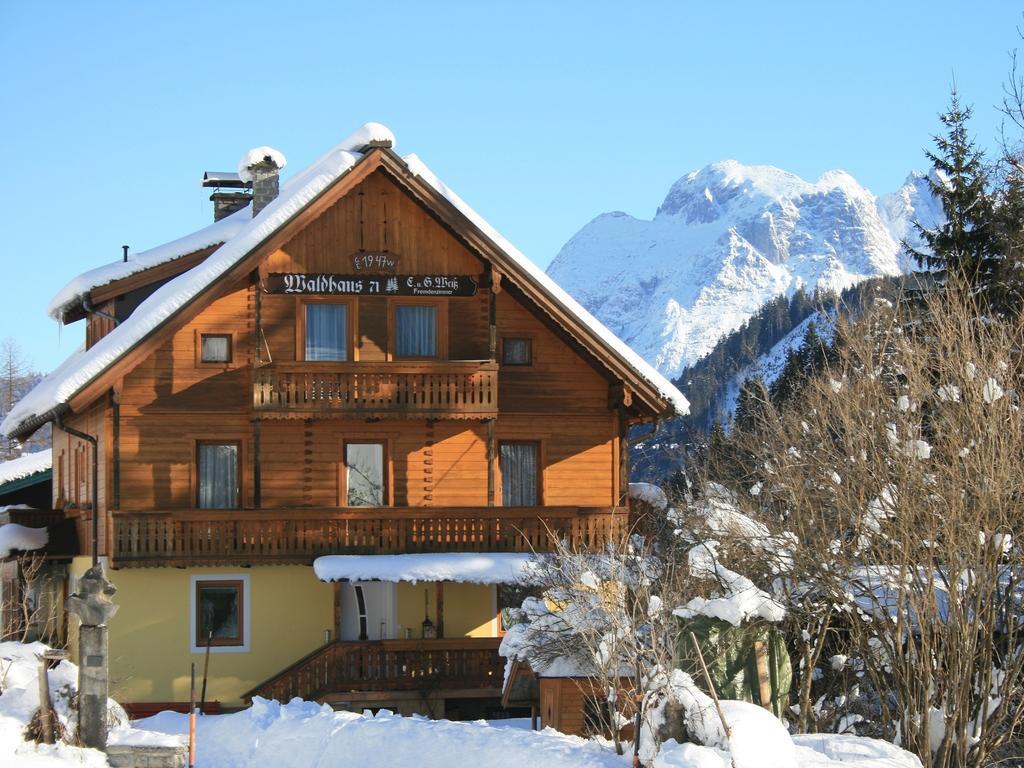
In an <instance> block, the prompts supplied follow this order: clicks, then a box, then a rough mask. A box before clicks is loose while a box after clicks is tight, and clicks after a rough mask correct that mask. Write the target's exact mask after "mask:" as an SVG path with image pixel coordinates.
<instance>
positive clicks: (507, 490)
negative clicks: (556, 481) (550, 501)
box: [498, 442, 540, 507]
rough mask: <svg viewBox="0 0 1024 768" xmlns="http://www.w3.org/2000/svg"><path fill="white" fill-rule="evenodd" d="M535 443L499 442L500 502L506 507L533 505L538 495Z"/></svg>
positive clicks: (537, 462)
mask: <svg viewBox="0 0 1024 768" xmlns="http://www.w3.org/2000/svg"><path fill="white" fill-rule="evenodd" d="M539 454H540V446H539V445H538V444H537V443H518V442H517V443H501V444H500V445H499V448H498V461H499V463H500V465H501V503H502V505H503V506H506V507H535V506H537V504H538V501H539V497H540V493H539V491H540V482H539V478H540V470H539V464H540V462H539V461H538V456H539Z"/></svg>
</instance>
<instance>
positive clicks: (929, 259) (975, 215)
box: [903, 88, 999, 288]
mask: <svg viewBox="0 0 1024 768" xmlns="http://www.w3.org/2000/svg"><path fill="white" fill-rule="evenodd" d="M970 117H971V109H970V107H962V106H961V105H960V99H959V96H958V95H957V92H956V89H955V88H954V89H953V91H952V94H951V96H950V104H949V110H948V111H947V112H945V113H943V114H941V115H940V116H939V119H940V120H941V121H942V124H943V126H944V127H945V134H943V135H938V136H935V137H934V142H935V151H934V152H925V155H926V156H927V157H928V159H929V160H930V161H931V163H932V167H933V168H934V170H935V173H933V174H932V175H931V176H929V177H928V186H929V188H930V190H931V192H932V194H933V195H935V197H937V198H938V200H939V202H940V203H941V204H942V210H943V213H944V214H945V219H946V220H945V222H944V223H942V224H939V225H937V226H936V227H935V228H934V229H928V228H927V227H924V226H922V225H921V224H919V223H917V222H914V227H915V229H916V230H917V232H918V234H919V235H920V236H921V239H922V240H923V241H924V243H925V245H926V246H927V250H925V251H917V250H915V249H914V248H912V247H911V246H909V245H908V244H907V243H906V242H904V243H903V246H904V248H905V249H906V250H907V252H908V253H910V254H911V255H912V256H913V257H914V258H915V259H916V260H917V263H918V265H919V266H922V267H927V268H929V269H932V270H935V271H936V272H937V273H938V274H939V277H940V279H944V278H945V276H946V275H948V274H950V273H954V274H956V275H957V276H958V277H959V278H961V279H963V280H965V281H966V282H967V283H968V284H969V285H971V286H974V287H976V288H988V287H989V286H990V285H991V284H992V282H993V281H994V280H995V279H996V273H997V271H998V262H999V244H998V237H997V234H996V232H995V227H994V225H993V201H992V198H991V196H990V193H989V180H988V174H987V172H986V169H985V165H984V155H983V153H982V152H981V151H980V150H978V149H976V148H975V145H974V142H973V141H972V140H971V138H970V136H969V135H968V132H967V121H968V120H969V119H970Z"/></svg>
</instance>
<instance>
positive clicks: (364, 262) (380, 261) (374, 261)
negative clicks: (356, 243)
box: [352, 251, 398, 275]
mask: <svg viewBox="0 0 1024 768" xmlns="http://www.w3.org/2000/svg"><path fill="white" fill-rule="evenodd" d="M352 269H354V270H355V271H356V272H371V273H381V274H386V275H393V274H395V272H396V271H397V270H398V255H397V254H394V253H388V252H383V251H360V252H359V253H354V254H352Z"/></svg>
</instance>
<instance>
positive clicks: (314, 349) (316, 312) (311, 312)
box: [306, 304, 348, 361]
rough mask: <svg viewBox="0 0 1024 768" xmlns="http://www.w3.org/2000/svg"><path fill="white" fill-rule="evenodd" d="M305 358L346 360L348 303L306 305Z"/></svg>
mask: <svg viewBox="0 0 1024 768" xmlns="http://www.w3.org/2000/svg"><path fill="white" fill-rule="evenodd" d="M306 359H307V360H337V361H345V360H348V305H347V304H307V305H306Z"/></svg>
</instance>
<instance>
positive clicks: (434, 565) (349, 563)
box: [313, 552, 536, 584]
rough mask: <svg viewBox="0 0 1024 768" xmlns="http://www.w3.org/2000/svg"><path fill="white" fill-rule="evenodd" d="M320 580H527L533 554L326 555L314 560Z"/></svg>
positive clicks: (532, 571) (533, 573)
mask: <svg viewBox="0 0 1024 768" xmlns="http://www.w3.org/2000/svg"><path fill="white" fill-rule="evenodd" d="M313 571H314V573H316V577H317V578H318V579H320V580H321V581H345V580H348V581H410V582H412V583H413V584H415V583H416V582H418V581H458V582H466V583H468V584H515V583H530V582H531V580H532V579H533V578H535V577H536V568H535V566H534V560H533V555H528V554H518V553H514V552H438V553H431V554H416V555H325V556H324V557H318V558H317V559H316V560H315V561H314V562H313Z"/></svg>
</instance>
